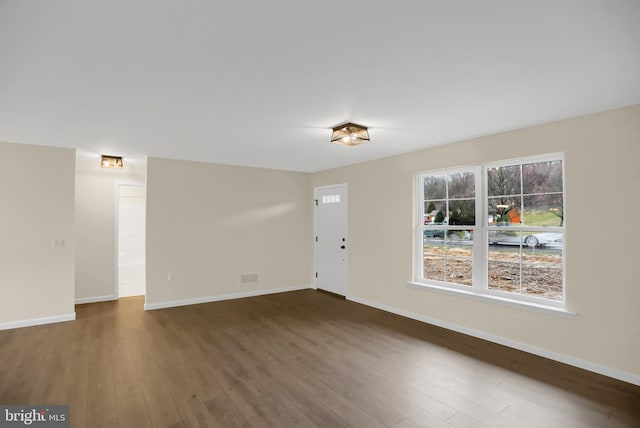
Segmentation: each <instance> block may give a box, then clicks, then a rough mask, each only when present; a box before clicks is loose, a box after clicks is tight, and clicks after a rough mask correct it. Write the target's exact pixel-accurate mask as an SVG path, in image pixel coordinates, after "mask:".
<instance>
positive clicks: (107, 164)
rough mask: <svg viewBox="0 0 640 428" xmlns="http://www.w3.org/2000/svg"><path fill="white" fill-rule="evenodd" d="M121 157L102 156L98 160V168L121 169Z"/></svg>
mask: <svg viewBox="0 0 640 428" xmlns="http://www.w3.org/2000/svg"><path fill="white" fill-rule="evenodd" d="M123 165H124V164H123V163H122V156H107V155H102V157H101V160H100V166H101V167H102V168H122V166H123Z"/></svg>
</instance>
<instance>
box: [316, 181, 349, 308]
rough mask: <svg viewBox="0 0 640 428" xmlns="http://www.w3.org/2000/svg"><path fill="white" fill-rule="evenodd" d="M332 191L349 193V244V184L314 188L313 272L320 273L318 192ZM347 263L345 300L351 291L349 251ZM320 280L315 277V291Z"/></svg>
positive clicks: (347, 231)
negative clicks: (337, 190)
mask: <svg viewBox="0 0 640 428" xmlns="http://www.w3.org/2000/svg"><path fill="white" fill-rule="evenodd" d="M330 189H344V190H345V192H346V193H347V210H346V212H347V222H346V224H347V230H346V238H347V243H348V242H349V183H338V184H329V185H325V186H316V187H314V188H313V236H312V237H311V242H313V272H314V273H317V272H318V251H317V248H318V247H317V245H316V236H318V216H317V211H316V207H317V206H318V191H320V190H330ZM348 249H349V247H347V250H348ZM346 259H347V260H346V263H347V283H346V290H345V298H346V297H347V295H348V291H349V251H347V254H346ZM317 282H318V278H317V277H316V275H315V274H314V275H313V288H314V289H315V290H317V289H318V284H317Z"/></svg>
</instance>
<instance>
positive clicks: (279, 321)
mask: <svg viewBox="0 0 640 428" xmlns="http://www.w3.org/2000/svg"><path fill="white" fill-rule="evenodd" d="M142 305H143V299H142V298H128V299H122V300H120V301H118V302H106V303H94V304H87V305H81V306H76V313H77V318H78V319H77V320H76V321H74V322H67V323H60V324H51V325H45V326H38V327H30V328H23V329H16V330H8V331H0V403H1V404H69V405H70V410H71V422H72V426H77V427H82V426H91V427H93V426H102V427H108V426H120V427H145V426H154V427H182V426H216V427H225V428H226V427H235V426H240V427H272V426H273V427H294V426H303V427H348V426H353V427H367V428H375V427H396V428H410V427H418V426H426V427H451V426H463V427H476V426H489V427H508V428H514V427H515V428H517V427H639V426H640V387H636V386H633V385H629V384H626V383H623V382H619V381H616V380H613V379H609V378H606V377H603V376H599V375H596V374H593V373H590V372H586V371H583V370H580V369H576V368H574V367H569V366H566V365H563V364H560V363H556V362H553V361H550V360H546V359H543V358H539V357H535V356H532V355H530V354H526V353H523V352H520V351H516V350H513V349H509V348H505V347H502V346H499V345H495V344H491V343H488V342H485V341H482V340H478V339H474V338H470V337H468V336H464V335H461V334H457V333H453V332H450V331H447V330H443V329H440V328H437V327H433V326H429V325H426V324H423V323H420V322H417V321H412V320H408V319H404V318H401V317H398V316H395V315H392V314H388V313H385V312H382V311H378V310H376V309H372V308H368V307H365V306H362V305H359V304H356V303H352V302H348V301H345V300H343V299H339V298H337V297H335V296H332V295H329V294H326V293H322V292H318V291H313V290H305V291H299V292H290V293H283V294H276V295H269V296H262V297H255V298H248V299H241V300H234V301H226V302H217V303H209V304H202V305H194V306H188V307H181V308H172V309H165V310H157V311H151V312H144V311H143V310H142Z"/></svg>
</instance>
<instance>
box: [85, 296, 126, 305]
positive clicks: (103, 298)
mask: <svg viewBox="0 0 640 428" xmlns="http://www.w3.org/2000/svg"><path fill="white" fill-rule="evenodd" d="M110 300H118V297H117V296H116V295H115V294H110V295H108V296H96V297H81V298H79V299H76V301H75V304H76V305H83V304H85V303H96V302H108V301H110Z"/></svg>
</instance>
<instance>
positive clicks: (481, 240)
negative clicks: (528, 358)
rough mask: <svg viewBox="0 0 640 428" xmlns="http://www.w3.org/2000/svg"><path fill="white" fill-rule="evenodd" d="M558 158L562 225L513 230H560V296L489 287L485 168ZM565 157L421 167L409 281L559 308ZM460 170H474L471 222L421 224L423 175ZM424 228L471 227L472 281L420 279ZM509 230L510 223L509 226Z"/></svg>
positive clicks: (512, 302) (484, 297)
mask: <svg viewBox="0 0 640 428" xmlns="http://www.w3.org/2000/svg"><path fill="white" fill-rule="evenodd" d="M547 161H561V162H562V179H563V185H562V199H563V203H562V206H563V226H558V227H552V226H526V225H520V226H516V227H517V230H518V231H519V230H526V231H533V232H538V231H539V232H558V233H562V234H563V239H562V299H561V300H553V299H548V298H544V297H536V296H532V295H525V294H520V293H512V292H508V291H500V290H491V289H489V286H488V265H489V246H488V239H489V238H488V237H489V231H490V230H500V227H499V226H490V225H489V224H488V212H487V201H488V199H489V197H488V174H487V170H488V169H489V168H495V167H504V166H511V165H522V164H528V163H536V162H547ZM564 169H565V161H564V155H563V154H562V153H553V154H548V155H541V156H529V157H522V158H516V159H508V160H502V161H496V162H490V163H484V164H479V165H472V166H462V167H458V168H448V169H441V170H432V171H422V172H419V173H418V174H416V186H415V187H416V199H415V200H416V210H415V222H414V243H415V246H414V257H415V258H414V275H413V278H414V281H413V282H412V283H410V285H418V286H425V287H428V288H431V289H434V290H437V291H445V292H453V293H456V294H462V295H466V296H469V297H478V298H480V300H493V301H499V302H503V303H507V304H509V305H511V306H521V305H525V306H529V307H534V308H536V307H537V308H542V309H544V308H549V309H550V310H551V311H552V312H556V311H558V310H560V311H559V312H562V313H564V314H571V313H570V312H566V311H564V308H565V307H566V280H565V276H566V259H567V256H566V251H565V247H566V239H565V237H566V204H565V203H564V200H565V193H566V192H565V183H564V177H565V170H564ZM462 172H474V173H475V174H476V175H475V186H476V188H475V205H476V212H475V214H476V224H475V226H449V225H442V226H440V225H437V226H425V225H424V214H425V213H424V204H425V199H424V177H426V176H431V175H447V174H455V173H462ZM427 229H446V230H473V231H474V232H473V246H472V248H473V264H472V266H473V273H472V285H471V286H468V285H461V284H455V283H451V282H444V281H437V280H429V279H424V278H423V275H424V265H423V263H424V255H423V236H424V232H423V231H424V230H427ZM511 230H514V229H513V226H511Z"/></svg>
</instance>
